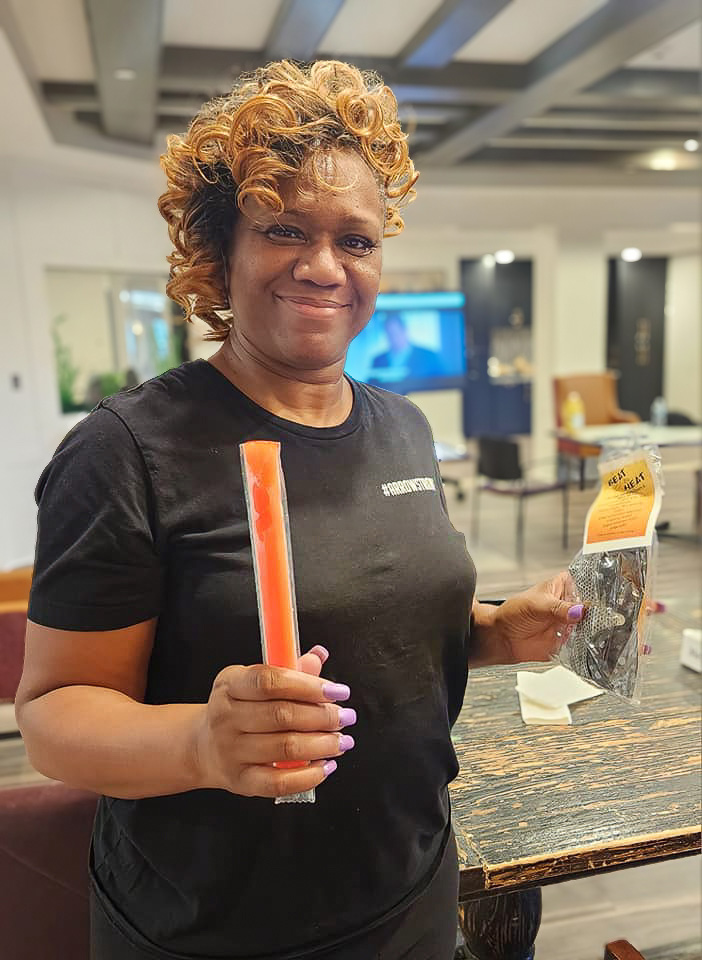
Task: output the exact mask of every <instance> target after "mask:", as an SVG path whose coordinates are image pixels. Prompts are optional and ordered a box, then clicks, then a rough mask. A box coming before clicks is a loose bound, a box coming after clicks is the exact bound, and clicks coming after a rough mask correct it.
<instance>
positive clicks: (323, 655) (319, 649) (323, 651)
mask: <svg viewBox="0 0 702 960" xmlns="http://www.w3.org/2000/svg"><path fill="white" fill-rule="evenodd" d="M309 652H310V653H313V654H314V655H315V656H316V657H319V659H320V660H321V661H322V663H326V662H327V660H328V659H329V651H328V650H327V648H326V647H323V646H322V644H321V643H318V644H317V645H316V646H315V647H312V649H311V650H310V651H309Z"/></svg>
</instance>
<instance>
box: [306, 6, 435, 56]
mask: <svg viewBox="0 0 702 960" xmlns="http://www.w3.org/2000/svg"><path fill="white" fill-rule="evenodd" d="M441 3H442V0H383V2H382V3H376V2H374V0H346V3H345V4H344V5H343V7H342V8H341V10H340V11H339V13H338V14H337V15H336V18H335V19H334V22H333V23H332V25H331V26H330V28H329V30H328V31H327V33H326V34H325V35H324V37H322V40H321V42H320V44H319V49H320V50H321V51H323V52H324V53H328V54H334V55H336V56H348V55H349V54H356V55H358V54H360V53H362V54H363V55H364V56H369V57H394V56H396V55H397V54H398V53H399V52H400V50H402V48H403V47H404V46H405V44H406V43H407V41H408V40H409V39H410V38H411V37H412V36H413V35H414V34H415V32H416V31H417V30H419V28H420V27H421V26H422V24H423V23H424V22H425V21H426V20H428V19H429V17H430V16H431V15H432V13H434V11H435V10H436V9H437V8H438V7H440V6H441Z"/></svg>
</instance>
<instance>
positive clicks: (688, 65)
mask: <svg viewBox="0 0 702 960" xmlns="http://www.w3.org/2000/svg"><path fill="white" fill-rule="evenodd" d="M701 10H702V7H701ZM627 67H634V68H636V67H638V68H639V69H641V70H698V71H699V70H702V23H693V24H692V25H691V26H689V27H684V28H683V29H682V30H678V32H677V33H674V34H672V36H670V37H667V38H666V39H665V40H664V41H663V42H662V43H657V44H656V45H655V47H652V48H651V49H650V50H646V51H645V52H644V53H641V54H639V56H638V57H634V58H633V60H630V61H629V63H627Z"/></svg>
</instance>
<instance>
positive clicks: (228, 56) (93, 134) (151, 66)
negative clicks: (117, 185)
mask: <svg viewBox="0 0 702 960" xmlns="http://www.w3.org/2000/svg"><path fill="white" fill-rule="evenodd" d="M700 17H701V8H700V0H51V2H49V0H0V30H1V31H2V32H3V33H4V35H5V37H6V39H7V41H8V42H9V44H10V45H11V47H12V49H13V51H14V55H15V58H16V61H17V63H18V64H19V65H20V67H21V69H22V71H23V72H24V74H25V76H26V80H27V81H28V89H29V90H31V91H32V93H33V95H34V96H35V98H36V101H37V103H38V105H39V107H40V109H41V111H42V114H43V118H44V120H45V123H46V127H47V129H48V130H49V131H50V132H51V136H52V137H53V139H54V141H55V142H57V143H61V144H66V145H71V146H74V147H80V148H83V149H97V150H102V151H105V152H109V153H114V154H118V155H125V156H132V157H142V158H148V159H151V160H153V159H154V157H155V156H156V155H157V153H158V151H159V148H160V146H161V145H162V143H163V137H164V135H165V134H168V133H173V132H181V131H183V130H184V129H186V128H187V126H188V124H189V122H190V120H191V119H192V117H193V115H194V114H195V113H196V112H197V110H198V109H199V107H200V106H201V104H202V102H203V100H205V99H206V98H209V97H212V96H216V95H218V94H223V93H226V92H227V91H228V90H230V89H231V85H232V82H233V81H234V79H235V78H236V77H237V76H238V75H240V74H241V73H242V72H249V71H251V70H254V69H255V68H256V67H258V66H260V65H262V64H264V63H266V62H267V61H268V60H270V59H274V58H278V57H292V58H293V59H299V60H302V61H309V60H313V59H315V58H316V57H320V56H336V57H340V58H342V59H347V60H349V61H351V62H353V63H355V64H357V65H358V66H359V67H362V68H370V69H374V70H376V71H377V72H378V73H380V75H381V76H382V77H383V78H384V79H385V81H386V82H387V83H388V84H389V85H390V86H391V87H392V88H393V90H394V91H395V93H396V96H397V99H398V102H399V106H400V113H401V117H402V119H403V122H404V123H405V125H406V129H407V131H408V133H409V137H410V147H411V149H412V153H413V157H414V159H415V161H416V163H417V165H418V167H419V168H420V169H421V170H422V173H423V174H429V173H430V172H431V171H436V175H437V176H439V175H441V173H442V172H443V174H444V175H448V174H449V173H450V174H454V175H458V176H460V177H464V178H465V180H466V182H470V181H471V178H472V177H479V176H480V177H483V178H484V177H485V175H486V171H487V172H488V173H489V177H490V178H493V179H494V181H495V182H497V181H498V180H499V178H500V176H504V177H505V178H509V179H510V180H511V182H515V181H519V179H520V177H521V178H522V179H525V178H526V180H529V178H531V181H533V178H534V177H535V176H537V175H542V176H543V178H544V180H547V179H548V180H549V182H554V177H556V176H557V175H562V177H563V182H576V181H577V179H578V177H581V179H582V182H588V181H590V182H591V181H592V180H593V178H598V182H604V179H605V178H607V177H609V178H610V182H611V183H613V184H617V183H622V182H625V181H626V177H627V176H629V175H638V174H639V173H641V172H642V171H643V172H646V173H647V174H650V175H651V176H650V182H651V184H652V185H654V184H658V183H660V182H666V183H670V184H673V183H680V184H685V183H691V182H693V178H694V177H697V176H699V170H700V166H701V163H700V160H701V158H702V151H695V150H694V144H693V143H692V142H691V141H696V140H697V139H699V137H700V115H701V113H702V95H701V91H700V46H701V41H702V31H701V29H700ZM5 102H8V98H7V97H5ZM0 120H1V118H0ZM481 171H482V172H481ZM540 171H542V174H540V173H539V172H540ZM531 181H530V182H531Z"/></svg>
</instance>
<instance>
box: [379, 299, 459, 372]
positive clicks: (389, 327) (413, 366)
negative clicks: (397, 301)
mask: <svg viewBox="0 0 702 960" xmlns="http://www.w3.org/2000/svg"><path fill="white" fill-rule="evenodd" d="M385 334H386V336H387V338H388V344H389V350H385V351H384V352H383V353H379V354H377V355H376V356H375V357H373V361H372V363H371V370H372V373H371V379H370V380H369V383H374V384H377V385H380V386H382V385H383V383H396V382H397V381H398V380H414V379H419V378H421V377H440V376H441V375H442V374H443V373H444V368H443V364H442V363H441V357H440V356H439V354H438V353H436V351H435V350H428V349H427V348H426V347H420V346H417V344H416V343H412V341H411V340H410V336H409V333H408V331H407V324H406V322H405V319H404V317H403V316H402V314H401V313H396V312H394V311H393V312H392V313H388V315H387V316H386V318H385Z"/></svg>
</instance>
